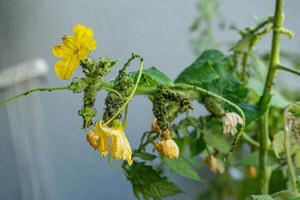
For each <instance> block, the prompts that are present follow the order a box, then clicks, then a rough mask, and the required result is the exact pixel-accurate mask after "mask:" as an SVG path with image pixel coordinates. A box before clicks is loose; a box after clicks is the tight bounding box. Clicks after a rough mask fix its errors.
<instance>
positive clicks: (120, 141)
mask: <svg viewBox="0 0 300 200" xmlns="http://www.w3.org/2000/svg"><path fill="white" fill-rule="evenodd" d="M111 139H112V142H111V144H110V156H111V157H112V158H115V159H119V160H127V162H128V164H129V165H131V164H132V160H131V154H132V152H131V148H130V145H129V142H128V140H127V138H126V136H125V133H124V131H123V130H122V129H120V130H115V131H113V134H112V136H111Z"/></svg>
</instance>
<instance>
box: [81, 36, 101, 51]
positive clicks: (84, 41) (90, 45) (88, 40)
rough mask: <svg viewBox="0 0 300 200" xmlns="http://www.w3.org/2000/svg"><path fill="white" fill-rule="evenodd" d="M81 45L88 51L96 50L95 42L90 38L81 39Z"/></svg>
mask: <svg viewBox="0 0 300 200" xmlns="http://www.w3.org/2000/svg"><path fill="white" fill-rule="evenodd" d="M82 45H83V46H85V47H86V48H88V49H89V50H90V51H91V50H94V49H96V47H97V42H96V40H95V39H94V38H92V37H86V38H83V39H82Z"/></svg>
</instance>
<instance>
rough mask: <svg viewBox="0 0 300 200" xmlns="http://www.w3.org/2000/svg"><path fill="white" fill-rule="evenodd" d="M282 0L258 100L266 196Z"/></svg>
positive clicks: (261, 161) (263, 189)
mask: <svg viewBox="0 0 300 200" xmlns="http://www.w3.org/2000/svg"><path fill="white" fill-rule="evenodd" d="M282 1H283V0H276V9H275V14H274V20H273V38H272V49H271V57H270V62H269V70H268V75H267V79H266V83H265V87H264V92H263V95H262V97H261V99H260V102H259V104H260V107H261V109H262V110H266V112H265V114H264V115H263V116H262V118H261V119H260V126H261V132H260V155H259V156H260V159H259V162H260V163H259V168H260V182H261V193H262V194H268V191H269V181H270V176H271V169H270V168H269V167H268V165H267V160H268V150H269V148H270V139H269V130H268V127H269V121H268V116H269V115H268V113H269V112H268V111H269V107H270V99H271V91H272V85H273V81H274V78H275V75H276V70H277V65H278V64H279V63H280V29H281V28H282V25H283V20H284V19H283V10H282V4H283V2H282Z"/></svg>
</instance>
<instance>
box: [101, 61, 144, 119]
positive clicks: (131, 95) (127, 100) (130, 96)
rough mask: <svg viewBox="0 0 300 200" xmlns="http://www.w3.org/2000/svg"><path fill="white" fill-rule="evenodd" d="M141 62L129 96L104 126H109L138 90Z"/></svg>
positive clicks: (141, 68) (141, 70)
mask: <svg viewBox="0 0 300 200" xmlns="http://www.w3.org/2000/svg"><path fill="white" fill-rule="evenodd" d="M143 64H144V62H143V60H142V59H141V63H140V66H139V72H138V75H137V79H136V82H135V85H134V87H133V89H132V91H131V93H130V95H129V97H128V98H127V99H126V101H125V103H124V104H123V105H122V107H121V108H120V109H119V110H118V111H117V112H116V113H115V114H114V115H113V116H112V117H111V118H110V119H109V120H107V121H106V122H105V125H107V124H109V123H110V122H112V121H113V120H114V119H115V118H116V117H117V116H118V115H119V114H120V113H121V112H122V111H123V110H124V109H125V108H126V106H127V105H128V103H129V102H130V101H131V99H132V97H133V96H134V94H135V92H136V90H137V88H138V85H139V82H140V79H141V76H142V72H143Z"/></svg>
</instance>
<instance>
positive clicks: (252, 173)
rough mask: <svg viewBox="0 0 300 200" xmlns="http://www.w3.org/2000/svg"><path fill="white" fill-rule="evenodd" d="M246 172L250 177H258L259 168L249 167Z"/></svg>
mask: <svg viewBox="0 0 300 200" xmlns="http://www.w3.org/2000/svg"><path fill="white" fill-rule="evenodd" d="M246 173H247V176H248V177H249V178H256V176H257V170H256V168H255V167H254V166H249V167H247V170H246Z"/></svg>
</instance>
